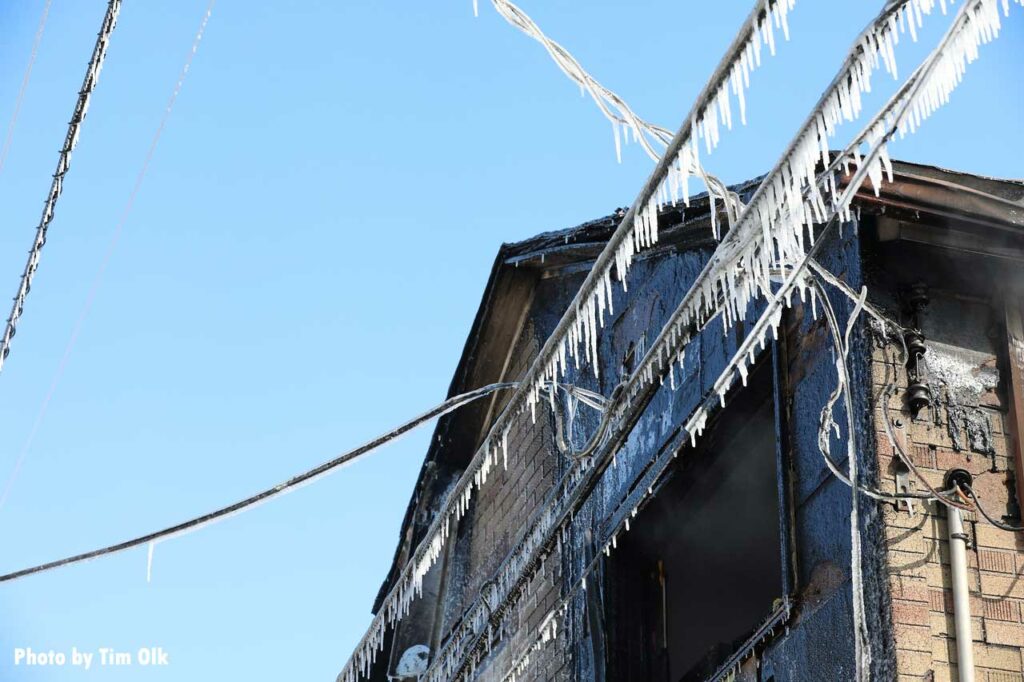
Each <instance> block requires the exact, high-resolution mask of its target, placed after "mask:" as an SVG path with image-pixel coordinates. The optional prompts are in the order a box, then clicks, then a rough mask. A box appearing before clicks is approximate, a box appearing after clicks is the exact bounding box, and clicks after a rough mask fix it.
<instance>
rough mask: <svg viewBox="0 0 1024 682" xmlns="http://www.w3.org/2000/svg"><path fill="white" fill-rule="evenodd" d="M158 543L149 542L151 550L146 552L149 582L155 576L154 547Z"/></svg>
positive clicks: (147, 579)
mask: <svg viewBox="0 0 1024 682" xmlns="http://www.w3.org/2000/svg"><path fill="white" fill-rule="evenodd" d="M155 545H156V543H155V542H150V543H149V551H148V552H146V555H147V556H146V582H147V583H148V582H149V581H150V579H151V578H152V577H153V547H154V546H155Z"/></svg>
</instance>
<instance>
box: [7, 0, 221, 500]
mask: <svg viewBox="0 0 1024 682" xmlns="http://www.w3.org/2000/svg"><path fill="white" fill-rule="evenodd" d="M215 3H216V0H210V2H209V4H208V5H207V7H206V12H205V13H204V14H203V19H202V22H200V24H199V30H198V31H197V32H196V35H195V38H194V40H193V41H192V48H191V50H190V51H189V53H188V56H187V57H186V58H185V64H184V66H182V69H181V72H180V73H179V74H178V80H177V81H176V82H175V84H174V90H173V91H172V92H171V96H170V98H169V99H168V100H167V106H166V107H165V108H164V112H163V115H162V116H161V118H160V124H159V125H158V126H157V129H156V132H155V133H154V134H153V139H152V140H151V141H150V143H149V148H148V149H147V151H146V156H145V158H144V159H143V161H142V167H141V168H140V169H139V173H138V175H136V177H135V184H134V185H133V186H132V189H131V192H130V193H129V194H128V200H127V201H126V202H125V205H124V208H123V209H122V210H121V215H120V218H119V219H118V221H117V225H116V226H115V227H114V234H113V236H112V237H111V238H110V243H109V244H108V245H107V250H106V252H105V253H104V254H103V260H102V261H100V265H99V268H98V269H97V270H96V274H95V275H94V276H93V279H92V283H91V284H90V285H89V291H88V293H87V294H86V297H85V302H84V303H83V304H82V310H81V311H80V312H79V314H78V318H77V319H76V320H75V326H74V327H73V328H72V330H71V336H70V337H69V338H68V342H67V345H66V346H65V347H64V353H63V355H61V358H60V362H59V363H58V364H57V369H56V371H55V372H54V374H53V378H52V379H51V380H50V387H49V389H47V391H46V395H45V396H44V397H43V402H42V404H41V405H40V406H39V411H38V412H37V413H36V417H35V420H34V421H33V422H32V428H31V429H30V430H29V434H28V437H27V438H26V439H25V443H24V445H22V447H21V450H20V452H19V453H18V458H17V459H16V460H15V462H14V469H13V470H12V471H11V473H10V475H9V476H8V478H7V482H6V483H5V484H4V488H3V491H2V492H0V509H3V506H4V503H5V502H6V501H7V498H8V496H9V495H10V493H11V489H12V488H13V487H14V483H15V481H16V480H17V478H18V475H19V474H20V473H21V468H22V465H23V464H24V463H25V459H26V458H27V457H28V453H29V451H30V450H31V449H32V443H33V442H34V441H35V437H36V433H37V432H38V431H39V427H40V425H41V424H42V422H43V418H44V417H45V416H46V411H47V410H48V409H49V406H50V401H51V400H52V399H53V395H54V393H55V392H56V390H57V385H58V384H59V383H60V380H61V378H62V377H63V376H64V370H65V369H66V368H67V364H68V361H69V360H70V358H71V352H72V351H73V350H74V347H75V344H76V343H77V341H78V336H79V334H80V333H81V331H82V326H83V324H84V323H85V319H86V318H87V317H88V316H89V312H90V311H91V310H92V305H93V302H94V301H95V299H96V294H97V292H98V291H99V287H100V283H101V281H102V280H103V275H104V273H105V272H106V270H107V265H108V264H109V263H110V259H111V257H112V256H113V254H114V250H115V248H116V247H117V243H118V241H119V240H120V238H121V233H122V232H123V231H124V226H125V223H126V222H127V220H128V216H129V214H130V213H131V211H132V208H133V207H134V206H135V199H136V197H137V196H138V194H139V188H140V187H142V181H143V179H144V178H145V177H146V172H147V171H148V170H149V165H150V162H151V161H152V160H153V155H154V153H155V152H156V147H157V143H158V142H159V141H160V137H161V136H162V135H163V132H164V128H165V127H166V126H167V120H168V118H170V115H171V111H172V109H173V108H174V103H175V102H176V101H177V99H178V94H179V93H180V92H181V88H182V86H183V85H184V84H185V77H186V76H187V75H188V71H189V68H190V67H191V66H192V60H193V58H194V57H195V56H196V52H197V51H198V50H199V43H200V41H202V39H203V34H204V33H205V32H206V24H207V23H208V22H209V20H210V14H211V13H212V12H213V6H214V4H215ZM12 336H13V332H12ZM0 363H2V359H0Z"/></svg>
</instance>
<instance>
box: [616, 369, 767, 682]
mask: <svg viewBox="0 0 1024 682" xmlns="http://www.w3.org/2000/svg"><path fill="white" fill-rule="evenodd" d="M771 364H772V363H771V362H770V361H768V362H765V363H762V365H763V366H761V367H759V368H758V369H757V370H756V371H755V372H754V373H753V374H752V375H751V377H750V382H749V387H748V388H745V389H740V390H739V392H737V393H735V394H734V398H733V400H732V401H731V402H730V403H729V404H728V406H727V407H726V408H725V409H724V410H722V411H721V412H720V413H719V415H718V416H717V417H716V418H715V419H714V420H713V421H712V422H711V423H710V424H709V428H708V429H707V430H706V431H705V435H704V437H703V439H702V440H700V441H698V445H697V448H696V449H694V450H691V449H689V448H687V449H685V450H684V451H683V452H681V453H680V455H679V457H678V459H677V460H676V462H677V464H676V466H675V467H674V468H673V470H672V471H671V472H670V473H669V474H668V476H667V478H666V479H665V480H664V482H663V483H662V484H661V487H660V489H659V490H657V491H656V493H655V495H654V497H653V498H652V499H651V501H650V502H649V503H648V504H647V506H646V507H644V508H643V509H642V510H641V511H640V513H639V514H638V515H637V517H636V518H635V519H634V520H633V521H632V530H631V532H629V533H626V534H625V535H624V536H623V537H622V538H621V539H620V540H619V548H618V551H616V552H614V553H613V554H612V555H611V558H610V559H609V561H608V564H607V565H608V571H607V574H606V575H607V579H606V580H607V582H606V587H607V592H606V594H607V600H606V606H605V608H606V615H607V629H608V635H609V642H608V648H607V670H608V678H607V679H608V680H609V681H624V680H652V681H656V682H697V681H699V680H703V679H705V678H706V677H708V676H710V675H712V674H714V673H715V671H716V670H718V668H719V667H720V666H721V665H722V664H723V663H724V662H725V661H726V659H728V658H729V657H730V656H731V655H733V654H734V653H735V652H736V651H737V650H739V649H740V648H741V647H743V646H744V644H745V643H746V642H747V640H748V639H749V638H750V636H751V635H752V634H753V632H754V631H755V630H756V629H757V628H758V626H759V625H761V624H762V623H763V622H764V621H765V619H766V618H767V617H768V616H769V615H770V614H771V613H772V612H773V610H774V609H775V608H776V607H777V606H778V605H779V603H780V602H779V600H780V599H781V598H783V597H784V595H783V589H784V588H783V571H784V568H783V565H782V562H783V555H784V552H783V551H781V549H780V547H781V545H780V543H781V542H782V540H781V539H780V509H779V499H780V495H779V477H778V471H777V470H778V464H777V462H778V448H777V438H776V418H775V401H774V398H773V393H772V374H773V372H772V367H771Z"/></svg>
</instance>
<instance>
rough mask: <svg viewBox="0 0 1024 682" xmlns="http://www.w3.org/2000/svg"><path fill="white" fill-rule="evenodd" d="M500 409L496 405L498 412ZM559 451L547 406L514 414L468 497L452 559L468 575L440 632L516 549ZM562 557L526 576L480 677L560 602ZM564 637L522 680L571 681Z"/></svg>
mask: <svg viewBox="0 0 1024 682" xmlns="http://www.w3.org/2000/svg"><path fill="white" fill-rule="evenodd" d="M542 332H543V330H542V329H540V328H539V325H538V324H537V322H536V321H535V320H534V319H530V320H528V321H527V323H526V326H525V328H524V329H523V331H522V334H521V335H520V338H519V340H518V342H517V344H516V348H515V350H514V351H513V355H512V357H513V360H512V363H511V365H510V367H509V369H508V372H507V378H508V379H518V378H521V377H522V376H523V375H524V374H525V373H526V371H527V369H528V368H529V366H530V363H531V362H532V361H533V359H534V357H535V356H536V354H537V352H538V349H539V348H540V344H541V343H542V342H543V338H542V337H541V334H542ZM502 407H503V405H502V404H499V405H498V406H497V411H500V409H501V408H502ZM561 458H562V455H561V454H560V453H559V452H558V451H557V449H556V447H555V444H554V437H553V433H552V428H551V415H550V414H549V412H548V410H547V409H546V407H545V406H544V405H541V406H540V409H538V411H537V422H536V424H534V423H533V421H532V419H531V418H530V415H529V414H526V415H523V416H521V417H519V418H517V419H516V420H514V425H513V427H512V429H511V430H510V431H509V435H508V466H507V468H505V467H503V466H501V465H499V466H498V468H497V469H496V470H494V471H492V473H491V475H490V478H489V479H488V482H487V485H486V486H484V487H483V488H482V489H481V490H480V491H479V492H478V494H477V495H475V496H474V498H473V501H472V503H471V509H470V512H469V513H468V514H467V516H466V517H465V518H464V520H463V522H462V524H461V528H460V531H459V533H460V535H464V537H462V538H460V545H461V547H460V551H459V552H458V554H461V556H457V557H456V558H455V561H457V562H461V563H462V564H463V565H462V566H460V567H459V569H458V572H459V573H460V574H461V575H463V576H465V580H464V582H463V584H462V585H460V586H458V588H455V587H454V586H451V587H449V590H448V594H447V595H446V599H447V600H449V602H450V603H449V604H447V605H446V608H445V611H446V615H447V617H446V622H445V623H444V624H443V628H444V634H443V636H444V637H447V636H448V635H450V634H451V629H452V628H453V627H454V626H457V625H458V624H459V619H460V617H461V616H462V614H463V613H464V611H465V609H466V608H467V607H469V606H470V605H471V604H473V603H474V602H475V601H476V600H477V598H478V597H479V595H480V594H481V590H482V589H484V588H485V585H486V583H487V581H488V580H490V579H491V577H492V576H493V575H494V573H495V571H496V570H497V569H498V568H499V566H500V565H501V564H502V562H503V560H504V559H505V558H506V556H507V554H508V553H509V552H510V551H511V550H512V549H513V543H514V542H515V541H516V539H517V538H518V535H519V534H521V533H522V532H523V531H524V529H525V528H526V527H528V525H529V524H530V521H531V517H532V515H533V514H534V513H535V512H536V510H537V509H539V508H540V507H541V506H542V503H543V500H544V497H545V496H546V495H547V494H548V493H549V491H550V490H551V488H552V486H553V485H554V483H555V481H556V480H557V477H558V474H559V468H560V466H561V465H562V462H561ZM559 566H560V556H559V553H558V552H557V551H556V552H554V553H553V555H552V556H550V557H549V558H548V559H547V561H546V562H545V566H544V568H543V570H541V571H540V572H538V573H537V575H536V576H534V577H533V578H532V580H530V582H529V584H528V585H527V587H526V589H525V591H524V594H525V596H524V597H523V598H521V599H519V600H518V601H517V602H516V603H515V604H514V606H513V609H512V613H511V614H510V616H509V617H508V619H507V621H506V623H507V632H508V634H507V636H504V637H501V638H500V640H499V641H498V642H496V644H495V649H494V650H493V651H492V652H491V654H490V655H489V656H487V657H486V658H485V659H484V660H483V661H482V662H481V665H482V666H483V668H481V669H480V674H481V675H482V679H494V680H498V681H500V680H501V679H502V677H503V676H504V675H505V674H506V673H507V672H508V671H509V670H511V668H512V667H513V666H514V665H515V663H516V662H517V660H518V659H519V657H520V656H521V655H522V654H523V652H525V651H526V650H527V649H528V648H529V647H530V645H531V644H532V643H533V640H534V638H535V637H536V635H537V632H538V626H539V625H540V622H541V621H542V620H543V619H544V617H545V616H546V615H547V613H548V611H549V610H550V609H551V608H552V607H553V606H554V605H555V603H556V602H557V601H558V600H559V598H560V597H561V593H562V585H561V576H560V571H559ZM566 646H567V642H566V641H565V640H564V638H562V639H560V640H558V641H555V642H551V643H550V644H548V645H547V646H545V647H544V648H542V649H541V650H540V651H539V652H536V653H534V654H533V655H532V656H531V662H530V666H529V671H528V672H527V673H526V674H525V676H521V677H520V679H544V680H557V679H568V677H567V675H568V672H569V667H568V664H567V663H566V661H567V660H568V659H569V656H568V655H567V653H566V650H565V647H566Z"/></svg>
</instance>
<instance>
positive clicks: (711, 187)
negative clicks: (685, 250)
mask: <svg viewBox="0 0 1024 682" xmlns="http://www.w3.org/2000/svg"><path fill="white" fill-rule="evenodd" d="M491 2H492V4H493V5H494V9H495V10H496V11H497V12H498V14H499V15H501V16H502V17H503V18H504V19H505V20H506V21H507V22H508V23H509V24H511V25H512V26H515V27H516V28H517V29H519V30H520V31H522V32H523V33H524V34H525V35H527V36H529V37H530V38H533V39H534V40H536V41H537V42H538V43H540V44H541V45H542V46H543V47H544V49H545V51H547V53H548V55H550V56H551V59H552V60H553V61H554V62H555V64H556V65H557V66H558V68H559V69H560V70H561V71H562V73H564V74H565V75H566V76H567V77H568V78H569V79H570V80H572V81H573V82H574V83H576V84H577V85H578V86H579V88H580V94H584V95H586V94H589V95H590V97H591V99H593V101H594V103H595V104H596V105H597V108H598V109H599V110H600V111H601V113H602V114H603V115H604V117H605V118H606V119H608V121H609V122H610V123H611V125H612V134H613V137H614V141H615V156H616V158H617V159H618V160H619V161H620V162H621V161H622V146H623V145H624V144H628V143H629V141H630V139H631V138H632V140H633V141H634V142H637V143H639V144H640V146H641V147H642V148H643V150H644V152H645V153H646V154H647V155H648V156H649V157H650V158H651V160H653V161H655V162H657V161H660V160H661V158H662V156H663V155H664V152H665V149H666V148H667V147H668V146H669V145H670V144H671V143H672V138H673V135H672V132H671V131H670V130H668V129H666V128H662V127H661V126H658V125H655V124H653V123H650V122H648V121H646V120H645V119H643V118H641V117H640V116H638V115H637V114H636V113H634V112H633V110H632V109H631V108H630V106H629V105H628V104H627V103H626V102H625V100H623V99H622V98H621V97H619V95H617V94H616V93H614V92H612V91H611V90H609V89H608V88H606V87H605V86H603V85H602V84H601V83H600V82H599V81H598V80H597V79H595V78H594V77H593V76H591V75H590V73H588V72H587V70H586V69H584V68H583V66H582V65H581V64H580V63H579V61H577V60H576V58H575V57H573V56H572V54H571V53H569V51H568V50H566V49H565V48H564V47H563V46H562V45H560V44H559V43H557V42H555V41H554V40H552V39H551V38H549V37H548V36H547V35H545V34H544V32H543V31H542V30H541V28H540V27H539V26H538V25H537V23H536V22H535V21H534V20H533V19H531V18H530V16H529V15H527V14H526V12H524V11H523V10H522V9H521V8H519V7H518V6H516V5H514V4H513V3H511V2H509V1H508V0H491ZM794 2H795V0H785V1H783V2H777V3H776V4H775V5H774V7H776V8H777V9H776V10H775V15H774V17H775V23H776V26H777V27H778V28H779V29H780V30H782V32H783V34H784V35H785V36H786V38H787V39H788V37H789V24H788V21H787V15H788V13H789V10H790V9H791V8H792V6H793V3H794ZM764 4H765V8H766V9H767V7H768V5H769V4H770V3H764ZM765 30H766V34H765V35H764V36H763V37H764V42H765V44H766V45H767V46H768V47H769V49H770V50H771V52H772V53H774V51H775V41H774V34H773V33H772V24H771V22H770V21H769V22H767V24H766V25H765ZM759 63H760V43H757V44H755V45H754V46H753V49H752V50H751V52H750V55H749V59H748V60H747V64H748V65H749V66H746V67H743V66H742V65H741V70H740V71H738V72H736V73H734V74H732V76H735V78H734V80H733V82H732V83H731V87H732V92H733V94H734V95H736V97H737V98H738V103H739V113H740V120H741V122H742V123H744V124H745V123H746V102H745V100H744V93H743V88H744V87H746V86H747V85H749V73H750V70H752V69H753V68H754V66H755V65H757V64H759ZM741 72H742V81H741V79H740V73H741ZM712 106H713V107H717V108H718V113H719V118H720V119H721V121H720V122H721V124H722V125H726V126H728V127H730V128H731V127H732V108H731V105H730V102H729V97H728V94H726V95H725V96H724V97H723V96H722V95H721V93H719V96H718V97H717V98H716V100H715V101H714V102H713V103H712ZM718 124H719V122H718V120H717V119H716V118H715V116H714V115H712V116H711V117H710V123H708V125H707V127H704V128H701V129H700V135H701V136H703V137H705V138H706V140H707V149H708V152H709V153H710V151H711V150H712V148H713V147H714V145H715V144H717V138H718V134H719V133H718ZM679 162H680V164H682V163H684V162H685V163H686V164H687V167H686V169H685V171H684V172H685V173H686V174H687V175H692V176H696V177H698V178H700V179H701V180H702V181H703V182H704V184H705V185H706V186H707V188H708V192H709V194H711V195H712V196H713V197H716V198H717V199H719V200H720V201H722V203H723V205H724V206H725V209H726V213H727V217H728V218H729V220H730V221H732V220H734V219H735V217H736V216H737V215H738V214H739V211H740V209H741V208H742V204H741V203H740V200H739V197H738V196H737V195H736V194H735V193H733V192H731V191H730V190H729V188H728V187H727V186H726V184H725V183H724V182H722V181H721V180H720V179H719V178H718V177H716V176H715V175H713V174H712V173H709V172H708V171H707V170H706V169H705V168H704V167H703V166H702V164H701V162H700V160H699V157H698V155H697V154H696V153H694V154H690V155H688V156H687V157H686V158H685V159H680V160H679ZM680 170H681V171H682V169H680ZM688 196H689V195H688V193H685V192H684V196H683V199H684V200H685V199H686V198H687V197H688ZM676 198H679V197H678V195H676Z"/></svg>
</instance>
